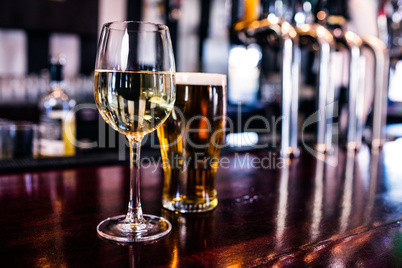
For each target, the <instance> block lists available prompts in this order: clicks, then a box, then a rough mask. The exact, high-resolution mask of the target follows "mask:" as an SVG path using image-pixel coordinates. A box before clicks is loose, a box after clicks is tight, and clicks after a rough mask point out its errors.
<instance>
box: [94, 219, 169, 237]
mask: <svg viewBox="0 0 402 268" xmlns="http://www.w3.org/2000/svg"><path fill="white" fill-rule="evenodd" d="M143 217H144V221H145V224H141V225H133V224H131V223H126V222H124V219H125V218H126V215H119V216H115V217H111V218H107V219H106V220H103V221H102V222H101V223H99V225H98V226H97V228H96V230H97V231H98V234H99V235H100V236H101V237H103V238H106V239H108V240H113V241H117V242H123V243H132V242H144V241H151V240H156V239H158V238H161V237H163V236H165V235H167V234H168V233H169V232H170V230H171V229H172V225H171V224H170V222H169V221H168V220H166V219H165V218H163V217H158V216H153V215H148V214H144V215H143Z"/></svg>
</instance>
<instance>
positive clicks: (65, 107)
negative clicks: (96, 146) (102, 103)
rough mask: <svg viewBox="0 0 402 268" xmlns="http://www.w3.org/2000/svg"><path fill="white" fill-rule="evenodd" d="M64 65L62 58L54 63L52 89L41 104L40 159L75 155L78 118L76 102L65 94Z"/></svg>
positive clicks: (51, 66) (51, 71)
mask: <svg viewBox="0 0 402 268" xmlns="http://www.w3.org/2000/svg"><path fill="white" fill-rule="evenodd" d="M64 63H65V59H64V57H63V56H62V55H60V56H57V57H55V58H52V59H51V62H50V88H49V90H48V92H47V93H46V94H45V95H44V96H43V97H42V98H41V100H40V102H39V109H40V111H41V115H40V120H39V135H40V136H39V138H40V140H39V156H40V157H60V156H73V155H75V145H74V141H75V140H76V127H75V114H74V112H72V111H71V109H72V108H74V106H75V104H76V102H75V100H73V99H71V98H70V97H69V96H68V95H67V93H66V92H65V82H64V79H63V65H64Z"/></svg>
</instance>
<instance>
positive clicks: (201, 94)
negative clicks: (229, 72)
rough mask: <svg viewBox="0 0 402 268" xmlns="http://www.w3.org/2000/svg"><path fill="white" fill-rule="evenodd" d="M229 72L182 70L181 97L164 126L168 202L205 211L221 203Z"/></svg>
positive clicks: (165, 198) (172, 207)
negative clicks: (220, 175) (218, 180)
mask: <svg viewBox="0 0 402 268" xmlns="http://www.w3.org/2000/svg"><path fill="white" fill-rule="evenodd" d="M225 117H226V75H222V74H208V73H176V102H175V107H174V109H173V111H172V113H171V115H170V117H169V118H168V119H167V121H166V122H165V123H164V125H162V126H161V127H160V128H159V129H158V130H157V133H158V138H159V142H160V145H161V155H162V159H163V170H164V186H163V200H162V202H163V207H164V208H166V209H169V210H172V211H178V212H181V213H188V212H204V211H209V210H212V209H214V208H215V207H216V206H217V204H218V199H217V193H216V189H215V176H216V171H217V168H218V163H219V162H218V157H219V153H220V149H221V148H222V147H223V141H224V137H225V123H226V118H225Z"/></svg>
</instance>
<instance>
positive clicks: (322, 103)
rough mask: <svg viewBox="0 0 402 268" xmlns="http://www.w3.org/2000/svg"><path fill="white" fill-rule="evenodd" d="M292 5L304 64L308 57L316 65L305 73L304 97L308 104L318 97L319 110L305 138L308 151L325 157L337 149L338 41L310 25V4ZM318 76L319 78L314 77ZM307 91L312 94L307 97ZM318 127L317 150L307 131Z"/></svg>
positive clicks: (296, 1)
mask: <svg viewBox="0 0 402 268" xmlns="http://www.w3.org/2000/svg"><path fill="white" fill-rule="evenodd" d="M291 3H292V5H291V6H293V7H294V12H293V25H294V27H295V29H296V31H297V34H298V36H299V45H300V49H301V51H302V55H303V58H302V64H303V61H304V60H305V58H308V57H309V56H312V57H313V63H311V62H308V63H307V65H306V67H307V68H304V67H303V70H304V71H305V72H306V71H308V72H307V73H304V77H303V75H302V78H301V79H300V96H304V99H305V100H307V101H311V99H314V97H315V106H314V108H315V111H313V112H312V113H310V114H307V115H306V117H305V118H304V123H303V126H302V129H301V134H302V136H301V138H302V142H303V145H304V148H305V149H306V150H307V151H309V152H310V153H312V154H314V155H315V156H317V157H319V158H323V157H325V155H324V153H326V152H329V151H331V150H332V149H333V146H332V128H331V126H332V123H333V116H334V109H335V108H336V107H334V84H333V81H332V79H331V72H332V71H331V56H332V52H333V51H334V49H335V40H334V38H333V35H332V34H331V33H330V31H328V29H326V28H325V27H323V26H322V25H320V24H317V23H310V22H309V18H311V9H312V5H311V3H310V2H309V1H305V0H292V1H291ZM304 65H305V63H304ZM313 72H316V73H315V74H314V73H313ZM315 75H316V78H314V76H315ZM311 78H313V79H311ZM314 80H315V81H314ZM306 92H312V93H308V94H306ZM306 95H308V96H306ZM300 101H301V100H300ZM307 108H309V107H307ZM302 110H303V108H301V109H300V111H299V114H300V112H302ZM314 124H317V131H316V134H315V135H316V138H315V141H314V143H315V148H311V147H309V145H308V142H307V140H308V138H306V136H307V135H306V133H307V129H306V128H307V127H308V126H310V125H314Z"/></svg>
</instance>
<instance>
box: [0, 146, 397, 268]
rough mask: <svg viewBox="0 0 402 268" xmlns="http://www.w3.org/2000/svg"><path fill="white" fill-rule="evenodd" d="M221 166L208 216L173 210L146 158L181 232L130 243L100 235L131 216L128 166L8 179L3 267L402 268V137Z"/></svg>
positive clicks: (152, 199)
mask: <svg viewBox="0 0 402 268" xmlns="http://www.w3.org/2000/svg"><path fill="white" fill-rule="evenodd" d="M221 159H224V162H223V163H225V161H227V162H226V163H228V164H225V166H221V167H220V168H219V171H218V175H217V176H218V177H217V190H218V198H219V204H218V207H217V208H216V209H215V210H214V211H212V212H208V213H199V214H175V213H172V212H170V211H167V210H165V209H163V208H162V207H161V194H162V180H163V172H162V170H161V168H160V166H158V165H155V164H153V163H149V164H148V165H147V164H146V163H144V165H143V169H142V185H141V186H142V192H141V193H142V196H141V198H142V204H143V209H144V212H145V213H148V214H154V215H162V216H164V217H166V218H167V219H169V221H170V222H171V223H172V225H173V229H172V232H171V233H170V234H169V235H168V236H166V237H165V238H162V239H160V240H157V241H156V242H153V243H149V244H134V245H129V246H127V245H117V244H114V243H111V242H108V241H105V240H103V239H101V238H99V237H98V235H97V233H96V226H97V224H98V223H99V222H100V221H101V220H103V219H105V218H107V217H110V216H116V215H119V214H124V213H126V209H127V203H128V185H129V177H128V176H129V171H128V166H127V163H126V162H122V163H121V165H110V166H88V167H76V168H68V169H61V170H42V171H35V172H21V173H13V174H2V175H0V212H1V213H0V214H1V217H0V256H1V264H0V266H1V267H114V268H115V267H271V266H279V267H282V266H286V267H287V266H292V267H293V266H295V267H304V266H308V267H402V221H401V220H402V161H401V159H402V141H400V140H396V141H393V142H388V143H386V144H385V146H384V149H383V150H382V151H381V152H380V153H374V154H373V153H371V152H370V151H369V149H368V148H367V147H363V148H362V150H361V151H360V152H359V153H358V154H357V155H356V156H353V155H349V156H348V155H346V154H345V153H344V152H342V151H341V150H340V151H339V154H338V157H328V158H326V161H325V162H322V161H317V160H316V158H315V157H313V156H311V155H310V154H308V153H306V152H304V153H302V155H301V157H299V158H298V159H294V160H292V161H291V163H290V164H289V165H286V164H285V162H284V161H283V160H281V159H280V158H279V156H278V154H277V153H274V152H268V151H267V152H254V153H252V152H243V153H230V154H223V155H222V156H221Z"/></svg>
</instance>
